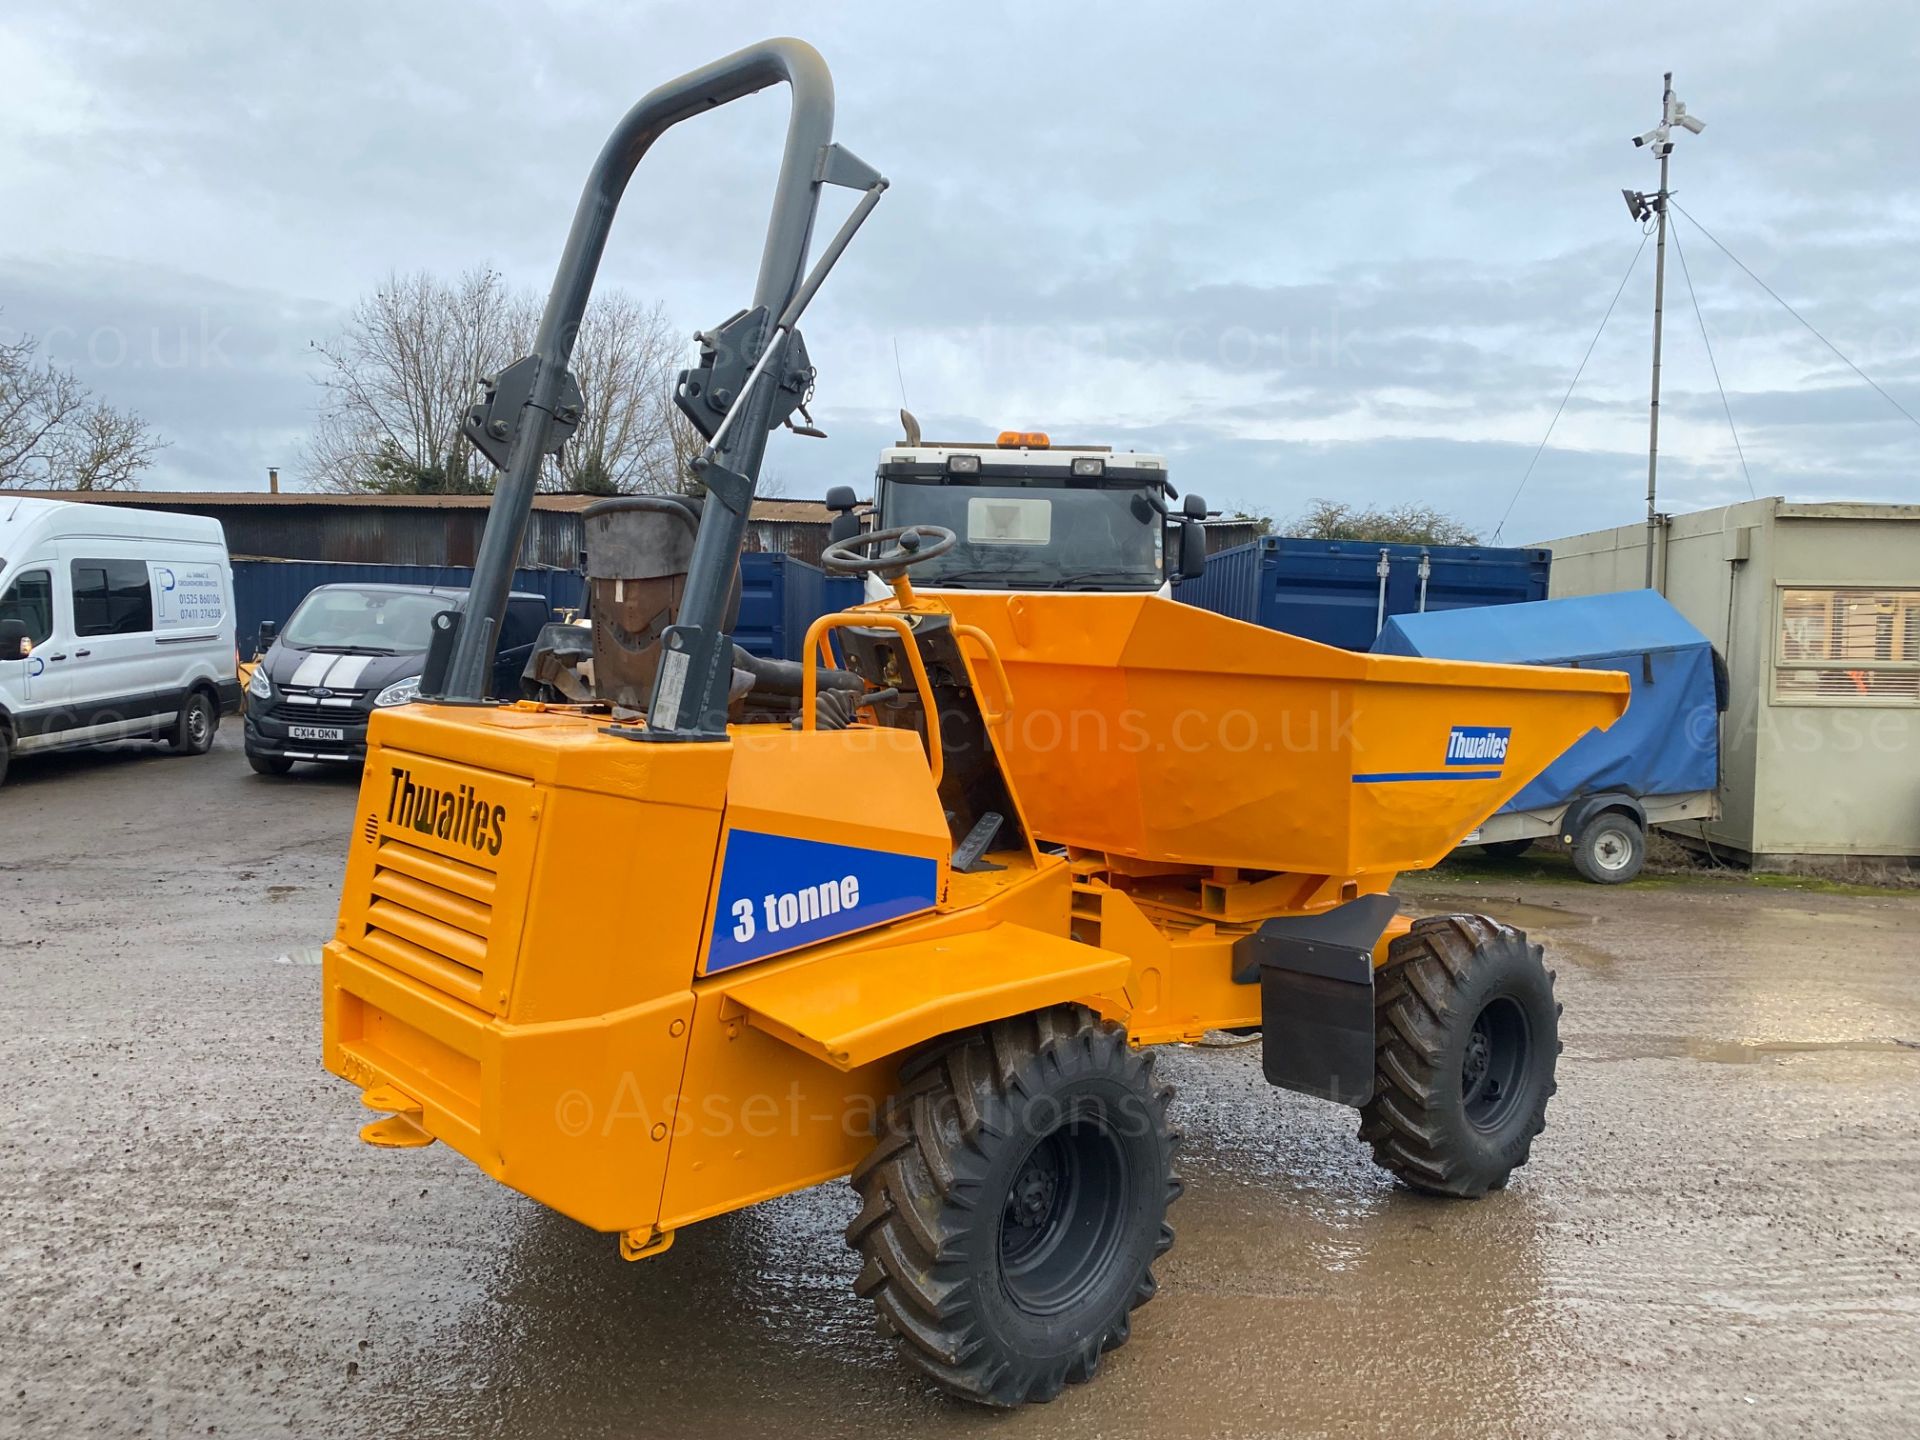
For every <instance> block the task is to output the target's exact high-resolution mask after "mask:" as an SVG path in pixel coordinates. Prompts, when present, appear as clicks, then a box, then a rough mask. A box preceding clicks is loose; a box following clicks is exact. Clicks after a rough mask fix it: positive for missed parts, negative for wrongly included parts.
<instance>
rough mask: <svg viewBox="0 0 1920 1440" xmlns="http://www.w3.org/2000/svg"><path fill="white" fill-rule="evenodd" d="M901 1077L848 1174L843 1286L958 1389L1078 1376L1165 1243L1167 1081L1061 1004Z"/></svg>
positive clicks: (1003, 1395)
mask: <svg viewBox="0 0 1920 1440" xmlns="http://www.w3.org/2000/svg"><path fill="white" fill-rule="evenodd" d="M900 1081H901V1085H900V1091H899V1093H898V1094H896V1095H894V1096H892V1097H891V1098H889V1100H888V1101H887V1104H886V1106H885V1108H884V1109H883V1111H882V1112H881V1116H880V1121H879V1125H878V1140H877V1142H876V1144H875V1145H874V1148H873V1151H872V1153H870V1154H869V1155H868V1156H867V1158H866V1159H865V1160H864V1161H862V1162H861V1164H860V1167H859V1168H858V1169H857V1170H855V1171H854V1172H853V1186H854V1189H855V1190H856V1191H857V1192H858V1193H859V1195H860V1200H861V1205H860V1213H859V1214H858V1215H857V1216H856V1217H855V1218H854V1220H853V1223H852V1224H851V1225H849V1226H848V1227H847V1244H848V1245H849V1246H850V1247H851V1248H853V1249H854V1250H857V1251H859V1253H860V1255H861V1256H862V1258H863V1260H864V1262H865V1263H864V1264H863V1265H862V1267H861V1270H860V1277H859V1279H858V1280H857V1281H856V1282H855V1283H854V1290H855V1292H856V1293H857V1294H858V1295H860V1296H861V1298H863V1299H870V1300H872V1301H873V1302H874V1306H875V1308H876V1309H877V1310H878V1312H879V1316H880V1322H881V1328H882V1330H883V1331H885V1332H887V1333H889V1334H891V1335H893V1336H894V1337H896V1339H897V1342H898V1346H899V1350H900V1353H901V1354H902V1355H903V1356H904V1357H905V1358H906V1359H907V1360H909V1361H910V1362H911V1363H913V1364H914V1365H916V1366H918V1367H919V1368H920V1369H921V1370H922V1371H924V1372H925V1373H926V1374H927V1375H929V1376H930V1377H932V1379H933V1380H934V1382H935V1383H936V1384H938V1385H939V1386H941V1388H943V1389H945V1390H947V1391H949V1392H950V1393H952V1394H955V1395H958V1396H961V1397H963V1398H964V1399H967V1400H972V1401H976V1402H978V1403H980V1404H984V1405H994V1406H1014V1405H1019V1404H1021V1403H1023V1402H1026V1401H1046V1400H1051V1399H1053V1398H1054V1396H1056V1395H1058V1394H1059V1393H1060V1390H1061V1388H1062V1386H1064V1385H1066V1384H1068V1383H1070V1382H1071V1383H1078V1382H1081V1381H1084V1380H1089V1379H1091V1378H1092V1377H1093V1374H1094V1372H1095V1371H1096V1370H1097V1369H1098V1368H1099V1365H1100V1357H1101V1355H1102V1354H1103V1353H1104V1352H1105V1351H1108V1350H1112V1349H1114V1348H1115V1347H1117V1346H1119V1345H1121V1344H1124V1343H1125V1341H1126V1339H1127V1335H1128V1328H1129V1315H1130V1312H1132V1311H1133V1310H1134V1308H1135V1307H1137V1306H1140V1305H1143V1304H1145V1303H1146V1302H1147V1301H1148V1300H1150V1299H1152V1298H1153V1293H1154V1278H1153V1269H1152V1267H1153V1262H1154V1260H1155V1259H1157V1258H1158V1257H1159V1256H1161V1255H1164V1254H1165V1253H1166V1252H1167V1249H1168V1247H1170V1246H1171V1245H1172V1244H1173V1230H1172V1228H1171V1227H1170V1226H1169V1225H1168V1224H1167V1221H1166V1215H1167V1207H1168V1206H1169V1205H1170V1204H1171V1203H1172V1202H1173V1201H1174V1200H1175V1199H1176V1198H1178V1196H1179V1194H1180V1181H1179V1180H1178V1179H1177V1178H1176V1177H1175V1176H1174V1173H1173V1152H1174V1150H1175V1149H1176V1148H1177V1147H1178V1145H1179V1136H1178V1135H1177V1134H1175V1133H1174V1132H1173V1131H1172V1130H1171V1129H1170V1128H1169V1127H1168V1123H1167V1103H1168V1101H1169V1100H1171V1099H1172V1098H1173V1090H1172V1087H1171V1086H1168V1085H1166V1084H1164V1083H1162V1082H1161V1081H1160V1080H1159V1079H1158V1078H1157V1077H1156V1076H1155V1074H1154V1067H1153V1060H1152V1058H1151V1057H1150V1056H1148V1055H1145V1054H1142V1053H1141V1052H1139V1051H1136V1050H1133V1049H1132V1048H1131V1047H1129V1045H1128V1044H1127V1037H1126V1032H1125V1031H1124V1030H1123V1029H1122V1028H1121V1027H1120V1026H1118V1025H1113V1024H1107V1023H1103V1022H1101V1021H1099V1020H1097V1019H1096V1018H1095V1017H1094V1016H1093V1015H1092V1014H1091V1013H1089V1012H1088V1011H1086V1010H1083V1009H1081V1008H1079V1007H1078V1006H1063V1007H1060V1008H1057V1009H1051V1010H1042V1011H1038V1012H1036V1013H1034V1014H1031V1015H1023V1016H1018V1017H1015V1018H1014V1019H1011V1020H1003V1021H999V1022H997V1023H995V1024H993V1025H990V1026H987V1027H986V1028H985V1029H982V1030H975V1031H970V1032H967V1033H965V1034H963V1035H959V1036H955V1037H950V1038H949V1039H947V1040H945V1041H943V1042H941V1043H939V1044H938V1045H936V1046H935V1047H934V1048H933V1049H931V1050H929V1051H927V1052H924V1053H922V1054H921V1055H919V1056H917V1057H915V1058H914V1059H913V1060H911V1061H909V1062H908V1064H907V1065H906V1066H905V1068H904V1069H903V1070H902V1071H901V1076H900Z"/></svg>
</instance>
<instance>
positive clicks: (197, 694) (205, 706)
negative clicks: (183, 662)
mask: <svg viewBox="0 0 1920 1440" xmlns="http://www.w3.org/2000/svg"><path fill="white" fill-rule="evenodd" d="M219 728H220V709H219V707H218V706H217V705H215V704H214V703H213V697H212V696H211V695H209V694H207V692H206V691H204V690H195V691H194V692H193V693H192V694H190V695H188V696H187V699H186V703H185V704H183V705H182V706H181V707H180V718H179V719H178V720H176V721H174V725H173V733H172V734H171V735H169V736H168V737H167V743H168V744H169V745H171V746H173V748H174V749H175V750H178V751H179V752H180V753H181V754H182V755H204V754H206V753H207V752H208V751H209V750H211V749H212V748H213V736H214V732H215V731H217V730H218V729H219Z"/></svg>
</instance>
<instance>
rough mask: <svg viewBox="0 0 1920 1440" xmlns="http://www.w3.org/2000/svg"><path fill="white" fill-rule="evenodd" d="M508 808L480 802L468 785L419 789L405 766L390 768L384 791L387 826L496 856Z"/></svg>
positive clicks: (502, 836)
mask: <svg viewBox="0 0 1920 1440" xmlns="http://www.w3.org/2000/svg"><path fill="white" fill-rule="evenodd" d="M506 823H507V807H506V806H504V805H496V804H493V803H491V802H490V801H487V800H484V799H482V798H481V795H480V792H479V791H478V790H476V789H475V788H474V787H473V786H471V785H461V786H459V787H458V788H457V789H453V790H442V789H440V788H439V787H437V786H434V785H422V784H421V783H420V782H419V781H417V780H415V779H414V778H413V772H412V771H410V770H408V769H407V768H406V767H405V766H402V765H395V766H394V767H393V784H392V787H391V788H390V789H389V790H388V791H387V824H388V825H390V826H394V827H397V828H399V829H402V830H414V831H417V832H419V833H420V834H422V835H431V836H434V837H435V838H436V839H440V840H450V841H452V842H453V843H454V844H456V845H465V846H467V847H468V848H469V849H471V850H474V851H475V852H477V853H479V854H481V855H498V854H499V853H500V847H501V845H502V844H504V843H505V841H506V838H507V832H506Z"/></svg>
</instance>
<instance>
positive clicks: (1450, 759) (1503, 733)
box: [1447, 725, 1513, 769]
mask: <svg viewBox="0 0 1920 1440" xmlns="http://www.w3.org/2000/svg"><path fill="white" fill-rule="evenodd" d="M1512 739H1513V728H1512V727H1511V726H1509V725H1456V726H1454V727H1453V729H1452V730H1451V731H1449V732H1448V733H1447V764H1449V765H1471V766H1474V767H1476V768H1481V769H1485V768H1488V767H1492V768H1494V769H1498V768H1499V767H1500V766H1502V765H1505V764H1506V763H1507V745H1508V743H1509V742H1510V741H1511V740H1512Z"/></svg>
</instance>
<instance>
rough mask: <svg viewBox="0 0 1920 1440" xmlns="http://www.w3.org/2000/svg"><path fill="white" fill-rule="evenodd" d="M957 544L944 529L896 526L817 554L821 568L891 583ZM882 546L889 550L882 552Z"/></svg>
mask: <svg viewBox="0 0 1920 1440" xmlns="http://www.w3.org/2000/svg"><path fill="white" fill-rule="evenodd" d="M959 543H960V537H959V536H958V535H956V534H954V533H953V531H951V530H949V529H947V527H946V526H944V525H897V526H895V527H894V528H893V529H891V530H872V531H868V532H867V533H865V534H862V535H850V536H848V537H847V538H846V539H845V540H836V541H834V542H833V544H831V545H829V546H827V548H826V549H824V550H822V551H821V552H820V564H821V566H822V567H823V568H825V569H828V570H834V571H837V572H839V573H840V574H842V575H864V574H867V573H869V572H872V573H875V574H878V575H879V576H880V578H881V579H883V580H891V579H893V578H894V577H895V576H897V575H899V574H901V573H902V572H904V571H905V570H906V568H907V567H908V566H909V565H918V564H919V563H920V562H921V561H922V560H932V559H934V558H935V557H936V556H940V555H944V554H946V553H947V552H948V551H949V550H951V549H952V548H953V547H954V546H955V545H958V544H959ZM882 545H888V546H890V548H888V549H884V550H882V549H880V547H881V546H882ZM876 552H877V553H876Z"/></svg>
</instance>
